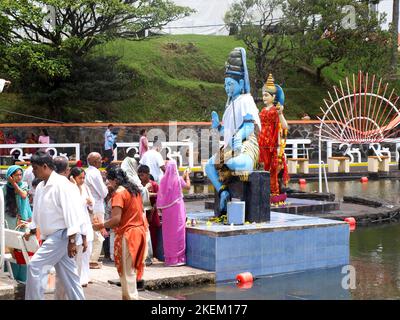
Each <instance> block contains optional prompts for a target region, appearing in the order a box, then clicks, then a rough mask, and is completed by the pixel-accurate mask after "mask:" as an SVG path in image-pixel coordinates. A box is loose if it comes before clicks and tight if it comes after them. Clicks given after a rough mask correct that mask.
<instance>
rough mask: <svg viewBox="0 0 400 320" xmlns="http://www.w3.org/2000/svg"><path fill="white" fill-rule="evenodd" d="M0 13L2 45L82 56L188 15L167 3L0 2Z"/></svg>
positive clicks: (135, 0) (159, 0) (163, 0)
mask: <svg viewBox="0 0 400 320" xmlns="http://www.w3.org/2000/svg"><path fill="white" fill-rule="evenodd" d="M0 12H1V13H0V15H1V17H2V19H7V24H8V26H9V32H8V33H7V35H3V34H1V38H0V40H1V41H2V42H5V43H8V44H15V43H16V42H20V41H26V40H28V41H29V42H30V43H38V44H46V45H48V46H51V47H53V48H63V49H66V50H70V51H73V52H74V54H75V55H83V54H85V53H87V52H89V50H90V49H91V48H92V47H94V46H95V45H97V44H99V43H102V42H104V41H108V40H111V39H115V38H128V39H134V40H137V39H143V37H144V36H145V31H148V30H151V29H157V28H161V27H162V26H164V25H166V24H167V23H169V22H171V21H175V20H177V19H180V18H183V17H186V16H188V15H189V14H191V13H192V12H193V10H191V9H190V8H187V7H182V6H177V5H175V4H173V2H172V1H169V0H114V1H110V0H96V1H93V0H45V1H29V0H24V1H19V0H0Z"/></svg>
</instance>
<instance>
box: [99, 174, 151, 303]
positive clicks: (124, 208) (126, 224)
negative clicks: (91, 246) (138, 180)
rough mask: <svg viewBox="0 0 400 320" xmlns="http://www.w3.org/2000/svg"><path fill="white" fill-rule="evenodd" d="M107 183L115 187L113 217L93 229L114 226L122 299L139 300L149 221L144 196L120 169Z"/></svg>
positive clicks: (115, 250) (112, 204) (108, 175)
mask: <svg viewBox="0 0 400 320" xmlns="http://www.w3.org/2000/svg"><path fill="white" fill-rule="evenodd" d="M107 180H108V182H107V184H108V188H109V190H112V191H113V192H112V197H111V207H112V209H111V219H109V220H107V221H105V222H104V223H94V224H93V229H94V230H95V231H99V230H101V229H103V228H113V229H114V233H115V239H114V259H115V265H116V267H117V270H118V274H119V277H120V280H121V289H122V299H123V300H138V299H139V295H138V291H137V286H136V278H139V279H140V278H141V277H142V275H143V271H144V260H145V258H146V255H147V241H146V230H147V228H148V225H147V221H146V219H145V218H144V215H143V205H142V197H141V195H140V190H139V189H138V187H137V186H136V185H134V184H132V183H131V182H129V180H128V177H127V176H126V174H125V172H124V171H122V169H120V168H115V167H114V168H111V169H110V170H109V171H108V173H107Z"/></svg>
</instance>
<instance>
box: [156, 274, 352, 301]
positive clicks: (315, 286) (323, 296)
mask: <svg viewBox="0 0 400 320" xmlns="http://www.w3.org/2000/svg"><path fill="white" fill-rule="evenodd" d="M341 271H342V268H333V269H323V270H312V271H309V272H301V273H292V274H286V275H277V276H268V277H260V278H259V279H256V280H255V281H254V283H253V286H252V287H251V288H250V289H242V288H240V287H238V286H237V285H236V283H234V282H229V283H219V284H217V285H208V286H203V287H200V288H182V289H174V290H165V291H163V292H162V294H165V295H169V296H173V297H175V298H177V299H185V300H206V299H211V300H348V299H350V298H351V296H350V292H349V291H348V290H345V289H343V288H342V279H343V276H344V275H343V274H342V273H341Z"/></svg>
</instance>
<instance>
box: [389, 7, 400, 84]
mask: <svg viewBox="0 0 400 320" xmlns="http://www.w3.org/2000/svg"><path fill="white" fill-rule="evenodd" d="M399 4H400V0H393V21H392V35H393V48H392V59H391V61H390V65H391V69H392V73H393V75H394V76H395V75H397V61H398V47H399V45H398V43H399Z"/></svg>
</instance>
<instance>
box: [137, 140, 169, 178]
mask: <svg viewBox="0 0 400 320" xmlns="http://www.w3.org/2000/svg"><path fill="white" fill-rule="evenodd" d="M161 148H162V146H161V142H156V143H154V145H153V147H152V148H151V150H149V151H147V152H146V153H145V154H144V155H143V157H142V159H140V164H143V165H146V166H148V167H149V168H150V174H151V175H152V176H153V178H154V181H155V182H157V183H158V184H159V183H160V181H161V178H162V177H163V175H164V172H165V162H164V159H163V157H162V155H161V153H160V151H161Z"/></svg>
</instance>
